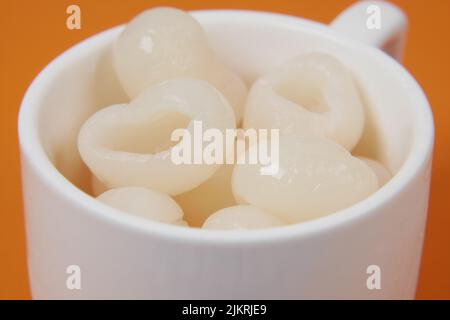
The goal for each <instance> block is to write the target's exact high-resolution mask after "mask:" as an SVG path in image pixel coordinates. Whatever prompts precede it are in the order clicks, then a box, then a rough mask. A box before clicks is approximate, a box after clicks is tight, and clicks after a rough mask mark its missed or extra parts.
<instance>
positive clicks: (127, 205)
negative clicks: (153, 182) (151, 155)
mask: <svg viewBox="0 0 450 320" xmlns="http://www.w3.org/2000/svg"><path fill="white" fill-rule="evenodd" d="M97 199H98V200H99V201H101V202H103V203H104V204H107V205H108V206H110V207H113V208H115V209H118V210H121V211H123V212H127V213H131V214H134V215H136V216H139V217H143V218H147V219H150V220H154V221H158V222H162V223H168V224H175V225H185V222H184V221H183V211H182V210H181V208H180V207H179V206H178V204H177V203H176V202H175V201H174V200H173V199H172V198H171V197H169V196H168V195H166V194H164V193H161V192H157V191H155V190H151V189H146V188H136V187H127V188H118V189H111V190H108V191H106V192H104V193H102V194H101V195H100V196H98V197H97Z"/></svg>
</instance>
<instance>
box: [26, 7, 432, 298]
mask: <svg viewBox="0 0 450 320" xmlns="http://www.w3.org/2000/svg"><path fill="white" fill-rule="evenodd" d="M373 4H375V5H377V6H378V8H379V9H380V10H381V29H380V30H378V29H375V30H371V29H367V26H366V19H367V18H368V17H369V16H370V14H368V13H367V12H366V9H367V7H368V6H369V5H373ZM372 9H373V8H372ZM369 11H370V10H369ZM370 12H372V11H370ZM192 14H193V15H194V17H195V18H197V19H198V21H199V22H200V23H201V24H202V25H203V26H204V28H205V30H206V32H207V34H208V37H209V39H210V41H211V45H212V46H213V47H214V49H216V50H217V52H218V54H219V55H220V57H221V58H222V59H223V61H224V62H225V63H226V64H228V65H229V66H230V67H232V68H233V69H235V70H236V71H237V72H239V73H240V74H241V75H242V76H243V77H244V79H246V80H247V81H251V80H253V79H255V78H256V77H257V76H258V75H260V74H261V73H263V72H265V71H266V70H268V69H269V68H270V67H272V66H274V65H277V64H279V63H281V62H283V61H284V60H286V59H288V58H290V57H292V56H293V55H295V54H298V53H301V52H305V51H311V50H320V51H325V52H330V53H332V54H333V55H335V56H337V57H338V58H339V59H341V60H342V61H343V62H344V63H345V64H346V65H347V66H348V67H349V68H351V70H352V71H353V72H354V74H355V76H356V78H357V79H358V80H359V84H360V87H361V92H362V93H363V96H364V101H365V102H366V104H367V110H366V111H367V115H368V121H367V125H366V129H365V132H364V135H363V138H362V141H361V143H360V145H359V146H358V147H357V149H356V152H359V153H362V154H365V155H367V156H371V157H374V158H377V159H379V160H381V161H383V162H384V163H385V164H386V165H387V166H388V167H389V168H390V169H391V170H392V171H393V172H395V176H394V177H393V179H392V180H391V181H390V182H389V183H387V184H386V185H385V186H384V187H383V188H381V189H380V190H379V191H377V192H376V193H375V194H373V195H371V196H370V197H369V198H367V199H365V200H364V201H361V202H359V203H357V204H355V205H353V206H351V207H349V208H347V209H345V210H341V211H339V212H336V213H334V214H331V215H329V216H326V217H323V218H320V219H317V220H313V221H310V222H306V223H302V224H298V225H292V226H287V227H282V228H274V229H267V230H259V231H251V232H235V231H229V232H217V231H207V230H200V229H188V228H180V227H174V226H170V225H163V224H159V223H156V222H152V221H148V220H144V219H141V218H138V217H135V216H132V215H128V214H126V213H122V212H119V211H116V210H114V209H111V208H109V207H107V206H106V205H104V204H102V203H100V202H98V201H96V200H95V199H94V198H92V197H91V196H89V195H88V194H86V193H84V192H83V191H81V190H80V188H81V189H83V188H84V189H86V185H87V180H88V179H89V178H88V177H89V174H88V170H87V169H86V167H85V166H84V164H83V163H82V161H81V159H80V156H79V154H78V151H77V147H76V136H77V133H78V130H79V128H80V125H81V124H82V123H83V121H84V120H86V118H87V117H88V116H89V115H90V114H92V113H93V112H94V111H96V110H98V109H99V108H102V107H105V106H107V105H109V104H113V103H118V102H124V101H126V100H127V99H126V98H125V95H124V94H123V92H122V90H121V88H120V86H119V84H118V82H117V81H116V78H115V76H114V73H113V71H112V67H111V65H110V57H109V52H110V46H111V43H112V42H113V41H114V39H115V38H116V37H117V35H118V34H119V33H120V31H121V30H122V29H123V26H120V27H117V28H113V29H111V30H107V31H106V32H102V33H100V34H98V35H96V36H94V37H91V38H89V39H87V40H85V41H83V42H81V43H80V44H78V45H76V46H75V47H73V48H71V49H69V50H68V51H66V52H65V53H63V54H62V55H60V56H59V57H58V58H56V59H55V60H54V61H52V62H51V63H50V64H49V65H48V66H47V67H46V68H45V69H44V70H43V71H42V72H41V73H40V74H39V75H38V76H37V78H36V79H35V80H34V82H33V83H32V85H31V86H30V88H29V89H28V91H27V93H26V95H25V97H24V99H23V103H22V106H21V110H20V117H19V136H20V150H21V159H22V177H23V191H24V202H25V216H26V235H27V244H28V267H29V275H30V282H31V291H32V296H33V298H36V299H47V298H68V299H71V298H137V299H141V298H145V299H165V298H168V299H179V298H186V299H200V298H201V299H243V298H245V299H303V298H333V299H334V298H356V299H364V298H413V297H414V294H415V288H416V282H417V276H418V270H419V265H420V258H421V250H422V242H423V237H424V226H425V221H426V215H427V203H428V190H429V182H430V168H431V164H430V162H431V154H432V147H433V120H432V114H431V111H430V107H429V105H428V102H427V100H426V98H425V96H424V94H423V92H422V90H421V88H420V87H419V86H418V85H417V83H416V82H415V81H414V79H413V78H412V77H411V76H410V75H409V74H408V72H407V71H406V70H405V69H404V68H403V67H402V66H401V65H400V64H399V63H397V62H396V61H395V60H394V59H392V58H391V57H389V56H388V55H386V54H385V53H383V52H382V51H380V50H379V49H377V48H375V47H373V46H371V45H377V46H384V48H385V49H386V50H388V51H390V52H391V53H392V54H393V55H395V56H396V57H398V56H399V55H400V53H401V47H402V41H403V31H404V28H405V24H406V23H405V18H404V16H403V15H402V13H401V12H400V11H399V10H398V9H396V8H395V7H393V6H391V5H389V4H388V3H384V2H376V3H373V2H370V3H366V2H362V3H357V4H356V5H355V6H353V7H351V8H349V9H348V10H347V11H346V12H344V13H343V14H341V15H340V16H339V17H338V18H337V19H336V20H335V22H334V23H333V24H332V25H331V26H326V25H323V24H319V23H316V22H312V21H308V20H305V19H301V18H297V17H290V16H285V15H280V14H271V13H261V12H252V11H237V10H230V11H228V10H224V11H222V10H219V11H209V10H208V11H196V12H193V13H192ZM334 29H337V30H338V31H336V30H334ZM352 37H353V38H355V39H357V40H355V39H351V38H352ZM361 39H363V40H364V42H365V43H362V42H361V41H358V40H361ZM73 265H75V266H78V267H79V270H80V272H81V273H80V275H81V278H80V279H81V289H79V290H78V289H72V290H71V289H69V288H70V286H69V288H68V287H67V280H68V278H69V277H70V275H71V273H70V272H72V270H78V269H77V267H75V269H70V267H69V266H73ZM374 265H375V266H376V267H370V266H374ZM377 267H379V271H380V280H381V282H380V284H381V289H376V288H375V289H374V288H373V287H371V286H369V287H370V288H372V290H370V289H369V288H368V286H367V279H368V278H369V277H370V275H371V274H368V273H367V271H369V273H370V272H372V270H378V268H377ZM68 271H69V273H67V272H68ZM73 274H75V273H73ZM372 275H373V274H372ZM377 275H378V273H377ZM72 280H73V279H72ZM372 280H373V279H372ZM369 282H370V281H369Z"/></svg>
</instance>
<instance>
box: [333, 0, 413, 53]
mask: <svg viewBox="0 0 450 320" xmlns="http://www.w3.org/2000/svg"><path fill="white" fill-rule="evenodd" d="M407 24H408V22H407V18H406V16H405V14H404V13H403V11H401V10H400V9H399V8H397V7H396V6H394V5H393V4H391V3H389V2H387V1H358V2H356V3H355V4H353V5H352V6H350V7H349V8H347V9H346V10H344V11H343V12H342V13H341V14H339V15H338V16H337V17H336V18H335V19H334V20H333V22H331V24H330V25H331V27H332V28H333V29H335V30H336V31H338V32H340V33H342V34H344V35H347V36H348V37H350V38H352V39H354V40H358V41H361V42H363V43H366V44H368V45H372V46H375V47H378V48H380V49H381V50H383V51H385V52H386V53H388V54H389V55H391V56H392V57H393V58H395V59H396V60H398V61H400V60H401V59H402V55H403V48H404V45H405V38H406V29H407Z"/></svg>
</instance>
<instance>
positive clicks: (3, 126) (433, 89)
mask: <svg viewBox="0 0 450 320" xmlns="http://www.w3.org/2000/svg"><path fill="white" fill-rule="evenodd" d="M353 2H354V0H291V1H286V0H283V1H280V0H271V1H267V0H255V1H245V0H239V1H236V0H221V1H199V0H190V1H181V0H179V1H178V0H176V1H150V0H147V1H145V0H135V1H125V0H95V1H93V0H90V1H88V0H84V1H75V0H72V1H68V0H60V1H58V0H40V1H35V0H27V1H25V0H7V1H5V0H4V1H2V2H1V10H0V24H1V25H0V36H1V37H0V43H1V50H0V54H1V57H0V63H1V68H0V76H1V78H0V90H1V91H0V99H1V100H0V102H1V103H0V130H1V134H0V139H1V140H0V150H1V158H0V164H1V166H0V168H1V169H2V172H1V179H0V206H1V212H0V298H3V299H6V298H8V299H11V298H13V299H22V298H29V297H30V293H29V287H28V278H27V269H26V255H25V238H24V221H23V214H22V204H21V189H20V171H19V153H18V146H17V133H16V132H17V130H16V123H17V112H18V108H19V104H20V101H21V98H22V95H23V93H24V91H25V90H26V88H27V86H28V85H29V84H30V82H31V81H32V79H33V78H34V77H35V76H36V74H37V73H38V72H39V71H40V70H41V69H42V68H43V67H44V66H45V65H46V64H47V63H48V62H49V61H50V60H51V59H52V58H54V57H55V56H57V55H58V54H59V53H61V52H62V51H64V50H66V49H67V48H69V47H70V46H72V45H74V44H75V43H77V42H79V41H80V40H82V39H84V38H86V37H88V36H90V35H92V34H95V33H97V32H99V31H102V30H104V29H107V28H110V27H112V26H115V25H117V24H121V23H124V22H126V21H127V20H129V19H130V18H132V17H133V16H134V15H136V14H137V13H138V12H140V11H142V10H144V9H145V8H149V7H152V6H157V5H168V6H176V7H179V8H183V9H204V8H240V9H254V10H263V11H273V12H280V13H287V14H290V15H297V16H302V17H306V18H309V19H313V20H317V21H321V22H325V23H328V22H330V21H331V20H332V19H333V17H334V16H336V15H337V14H338V13H339V12H340V11H341V10H343V9H344V8H346V7H347V6H348V5H350V4H351V3H353ZM393 2H394V3H396V4H397V5H398V6H400V7H401V8H402V9H403V10H404V11H405V12H406V14H407V15H408V17H409V21H410V28H409V36H408V41H407V46H406V55H405V61H404V64H405V65H406V67H407V69H408V70H409V71H410V72H411V73H412V74H413V75H414V76H415V78H416V79H417V80H418V81H419V83H420V84H421V85H422V86H423V88H424V90H425V92H426V93H427V95H428V98H429V100H430V102H431V105H432V108H433V111H434V116H435V122H436V147H435V154H434V167H433V179H432V189H431V202H430V211H429V219H428V225H427V235H426V239H425V248H424V255H423V261H422V267H421V273H420V280H419V287H418V292H417V298H420V299H450V214H449V211H450V199H449V195H448V192H449V187H450V186H449V184H448V183H449V181H450V166H449V161H450V148H449V147H448V146H447V145H446V142H447V141H448V140H450V126H449V124H450V107H449V102H448V101H449V97H448V95H449V93H450V88H449V85H450V81H449V78H448V76H449V75H450V42H449V36H448V22H447V20H448V18H449V14H450V1H448V0H395V1H393ZM70 4H78V5H79V6H80V7H81V12H82V17H81V18H82V29H81V30H68V29H67V28H66V17H67V15H66V8H67V6H68V5H70Z"/></svg>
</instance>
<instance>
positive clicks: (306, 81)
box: [243, 52, 364, 151]
mask: <svg viewBox="0 0 450 320" xmlns="http://www.w3.org/2000/svg"><path fill="white" fill-rule="evenodd" d="M243 127H244V128H245V129H247V128H257V129H260V128H266V129H269V128H278V129H280V132H281V133H282V134H297V135H302V136H312V137H315V136H317V137H323V138H328V139H331V140H333V141H335V142H337V143H339V144H340V145H342V146H343V147H344V148H346V149H347V150H349V151H350V150H352V149H353V147H354V146H355V145H356V144H357V143H358V141H359V139H360V137H361V135H362V132H363V128H364V108H363V103H362V101H361V99H360V96H359V92H358V90H357V87H356V85H355V82H354V80H353V77H352V75H351V73H350V72H349V71H348V70H347V68H346V67H345V66H344V65H342V64H341V63H340V62H339V61H338V60H337V59H336V58H334V57H332V56H330V55H328V54H325V53H318V52H314V53H308V54H302V55H300V56H297V57H295V58H294V59H292V60H290V61H288V62H286V63H285V64H283V65H281V66H279V67H278V68H275V69H274V70H273V71H272V72H269V73H268V74H266V75H263V76H262V77H261V78H259V79H258V80H257V81H256V82H255V83H254V84H253V86H252V88H251V90H250V92H249V95H248V98H247V102H246V109H245V115H244V122H243Z"/></svg>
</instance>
